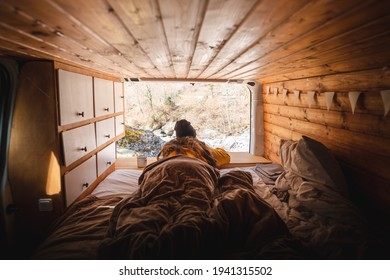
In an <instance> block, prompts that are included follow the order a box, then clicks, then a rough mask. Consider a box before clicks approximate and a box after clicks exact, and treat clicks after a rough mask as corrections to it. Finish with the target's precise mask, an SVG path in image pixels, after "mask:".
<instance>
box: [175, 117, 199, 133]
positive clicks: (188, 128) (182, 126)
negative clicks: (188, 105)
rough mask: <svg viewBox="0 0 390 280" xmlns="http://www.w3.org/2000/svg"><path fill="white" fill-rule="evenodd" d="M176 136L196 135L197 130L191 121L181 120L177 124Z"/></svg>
mask: <svg viewBox="0 0 390 280" xmlns="http://www.w3.org/2000/svg"><path fill="white" fill-rule="evenodd" d="M175 132H176V137H194V138H195V137H196V130H195V128H193V126H192V125H191V123H190V122H189V121H187V120H185V119H182V120H179V121H177V122H176V124H175Z"/></svg>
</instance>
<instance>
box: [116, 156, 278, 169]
mask: <svg viewBox="0 0 390 280" xmlns="http://www.w3.org/2000/svg"><path fill="white" fill-rule="evenodd" d="M229 155H230V157H231V162H230V163H229V164H226V165H224V166H222V167H221V168H232V167H243V166H254V165H256V163H271V161H270V160H268V159H266V158H264V157H261V156H254V155H251V154H250V153H247V152H231V153H229ZM156 160H157V159H156V158H155V157H148V159H147V164H150V163H152V162H155V161H156ZM115 169H138V170H142V169H143V168H138V167H137V159H136V158H117V160H116V162H115Z"/></svg>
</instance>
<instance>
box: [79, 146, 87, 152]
mask: <svg viewBox="0 0 390 280" xmlns="http://www.w3.org/2000/svg"><path fill="white" fill-rule="evenodd" d="M79 150H80V151H84V152H86V151H87V146H85V147H84V148H80V149H79Z"/></svg>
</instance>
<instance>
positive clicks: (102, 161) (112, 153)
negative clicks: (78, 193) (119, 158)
mask: <svg viewBox="0 0 390 280" xmlns="http://www.w3.org/2000/svg"><path fill="white" fill-rule="evenodd" d="M115 159H116V150H115V142H114V143H112V144H110V145H108V146H107V147H106V148H104V149H103V150H101V151H100V152H99V153H98V154H97V169H98V176H100V175H101V174H102V173H103V172H104V171H105V170H106V169H107V168H109V167H110V166H111V165H112V164H114V162H115Z"/></svg>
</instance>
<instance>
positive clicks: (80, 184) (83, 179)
mask: <svg viewBox="0 0 390 280" xmlns="http://www.w3.org/2000/svg"><path fill="white" fill-rule="evenodd" d="M96 178H97V176H96V156H93V157H91V158H90V159H88V160H86V161H85V162H83V163H82V164H80V165H79V166H77V167H76V168H75V169H73V170H72V171H70V172H69V173H67V174H65V194H66V205H67V206H69V205H70V204H71V203H72V202H73V201H74V200H75V199H76V198H77V197H79V195H80V194H81V193H82V192H83V191H84V190H85V189H86V188H87V187H88V186H90V185H91V184H92V183H93V182H94V181H95V180H96Z"/></svg>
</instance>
